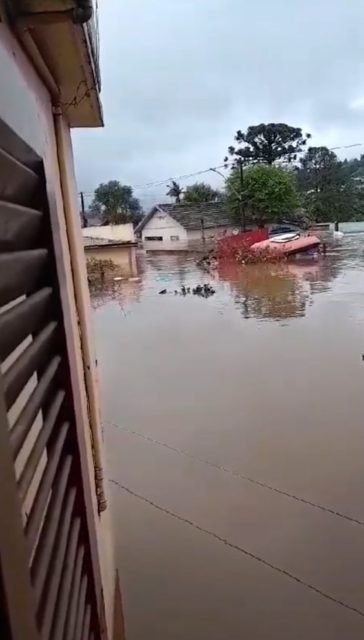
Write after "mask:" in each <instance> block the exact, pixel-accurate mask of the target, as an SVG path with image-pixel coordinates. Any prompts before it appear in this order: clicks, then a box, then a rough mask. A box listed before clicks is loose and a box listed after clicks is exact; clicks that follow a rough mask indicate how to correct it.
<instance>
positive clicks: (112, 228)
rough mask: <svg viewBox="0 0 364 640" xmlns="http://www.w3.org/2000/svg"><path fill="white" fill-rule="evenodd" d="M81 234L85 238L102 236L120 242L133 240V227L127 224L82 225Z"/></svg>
mask: <svg viewBox="0 0 364 640" xmlns="http://www.w3.org/2000/svg"><path fill="white" fill-rule="evenodd" d="M82 235H83V236H84V237H85V238H104V239H106V240H115V241H120V240H121V241H122V242H135V233H134V227H133V225H132V224H131V222H129V223H127V224H108V225H103V226H100V227H84V228H83V229H82Z"/></svg>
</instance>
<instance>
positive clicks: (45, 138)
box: [0, 23, 115, 638]
mask: <svg viewBox="0 0 364 640" xmlns="http://www.w3.org/2000/svg"><path fill="white" fill-rule="evenodd" d="M0 79H1V80H0V84H1V86H0V118H1V119H2V120H3V121H4V122H5V123H6V124H7V125H8V126H9V127H10V128H11V129H13V131H15V132H16V133H17V135H18V136H20V137H21V138H23V140H24V141H25V142H27V143H28V144H29V145H30V146H31V147H32V148H33V149H34V150H35V151H36V153H37V154H38V155H39V156H40V157H41V158H42V159H43V163H44V171H45V177H46V188H47V196H48V201H49V208H50V216H51V226H52V233H53V240H54V248H55V256H56V263H57V270H58V277H59V281H60V293H61V301H62V309H63V317H64V324H65V330H66V336H67V347H68V353H69V358H70V368H71V378H72V380H71V381H72V388H73V395H74V403H75V413H76V420H77V423H78V424H79V425H80V430H81V433H83V439H84V447H85V459H84V461H83V464H84V465H85V466H84V468H85V469H86V473H87V475H88V478H89V486H90V487H91V488H92V500H93V503H92V504H93V513H92V515H91V517H92V518H93V522H94V527H95V530H96V537H97V541H96V542H97V557H98V563H99V565H98V566H99V570H100V571H101V576H102V584H103V591H104V599H105V609H106V618H107V619H106V624H107V627H108V633H107V638H109V637H111V633H112V625H113V610H114V602H113V600H114V593H115V563H114V558H113V545H112V542H111V539H110V536H111V529H110V523H109V511H106V512H105V514H101V516H100V517H99V516H98V513H97V503H96V490H95V478H94V464H93V456H92V448H91V441H90V432H89V421H88V407H87V395H86V390H85V385H84V371H83V360H82V354H81V349H80V340H79V333H78V331H79V330H78V322H77V318H78V316H77V310H76V305H75V295H74V286H73V279H72V269H71V261H70V254H69V246H68V238H67V227H66V223H65V217H64V209H63V196H62V190H61V183H60V172H59V165H58V158H57V144H56V138H55V129H54V120H53V110H52V104H51V100H50V96H49V94H48V92H47V90H46V88H45V87H44V85H43V84H42V82H41V81H40V79H39V77H38V75H37V74H36V72H35V70H34V69H33V67H32V65H31V63H30V61H29V60H28V58H27V57H26V56H25V54H24V53H23V51H22V49H21V47H20V46H19V44H18V42H17V41H16V39H15V38H14V36H13V35H12V33H11V32H10V30H9V29H8V27H7V26H6V25H5V24H4V23H0ZM65 126H67V125H66V123H65ZM67 151H68V155H69V157H70V158H71V161H72V162H73V154H72V148H71V141H70V137H69V148H68V150H67ZM71 189H73V190H74V192H75V193H76V184H72V185H71ZM80 251H82V253H83V248H82V247H81V244H80ZM81 425H82V426H81ZM105 476H106V477H107V474H105ZM105 637H106V636H105Z"/></svg>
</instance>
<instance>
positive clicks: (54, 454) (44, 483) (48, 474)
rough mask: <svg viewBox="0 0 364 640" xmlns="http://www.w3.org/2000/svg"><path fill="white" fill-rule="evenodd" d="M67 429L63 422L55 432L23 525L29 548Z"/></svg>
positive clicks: (33, 541) (33, 540) (38, 525)
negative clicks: (53, 441)
mask: <svg viewBox="0 0 364 640" xmlns="http://www.w3.org/2000/svg"><path fill="white" fill-rule="evenodd" d="M68 429H69V423H68V422H64V423H63V425H62V427H61V428H60V430H59V432H58V433H57V438H56V441H55V444H54V446H53V447H52V449H51V451H49V452H48V461H47V465H46V468H45V470H44V473H43V476H42V479H41V481H40V484H39V487H38V490H37V494H36V497H35V499H34V502H33V505H32V508H31V511H30V514H29V517H28V520H27V523H26V525H25V533H26V536H27V539H28V543H29V547H30V549H31V550H33V547H34V543H35V541H36V538H37V535H38V531H39V529H40V526H41V522H42V516H43V513H44V510H45V506H46V504H47V500H48V496H49V493H50V491H51V487H52V483H53V480H54V478H55V475H56V471H57V467H58V464H59V460H60V457H61V453H62V448H63V445H64V441H65V439H66V436H67V431H68Z"/></svg>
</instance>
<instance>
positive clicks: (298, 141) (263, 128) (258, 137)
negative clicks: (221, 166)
mask: <svg viewBox="0 0 364 640" xmlns="http://www.w3.org/2000/svg"><path fill="white" fill-rule="evenodd" d="M310 137H311V135H310V134H309V133H306V134H304V133H303V132H302V129H300V128H299V127H291V126H289V125H288V124H284V123H279V122H278V123H275V122H271V123H269V124H263V123H262V124H258V125H254V126H250V127H248V129H247V131H246V132H245V133H243V132H242V131H241V130H240V129H239V130H238V131H237V132H236V134H235V140H236V142H237V143H238V146H230V147H229V148H228V154H229V155H230V156H232V157H234V158H235V159H236V160H237V161H239V159H240V161H241V160H242V161H243V162H244V163H246V162H254V163H256V162H261V163H264V164H269V165H272V164H274V162H276V161H278V160H284V161H285V162H293V161H294V160H296V159H297V154H298V153H299V152H300V151H302V149H303V148H304V147H305V145H306V144H307V140H308V139H309V138H310ZM225 160H226V161H227V160H228V157H226V158H225Z"/></svg>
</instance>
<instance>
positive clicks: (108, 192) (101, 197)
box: [90, 180, 142, 224]
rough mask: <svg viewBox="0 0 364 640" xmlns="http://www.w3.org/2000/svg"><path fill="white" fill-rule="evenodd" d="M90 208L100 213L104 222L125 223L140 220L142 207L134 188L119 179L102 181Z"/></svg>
mask: <svg viewBox="0 0 364 640" xmlns="http://www.w3.org/2000/svg"><path fill="white" fill-rule="evenodd" d="M90 210H91V211H92V212H94V213H97V214H99V215H100V217H101V219H102V222H103V224H123V223H125V222H133V223H134V224H136V223H137V221H138V220H140V217H141V214H142V208H141V206H140V202H139V200H138V199H137V198H135V197H134V196H133V189H132V188H131V187H129V186H128V185H122V184H120V182H119V181H118V180H110V181H109V182H106V183H101V184H100V185H99V186H98V187H97V189H96V190H95V196H94V199H93V201H92V203H91V206H90Z"/></svg>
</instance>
